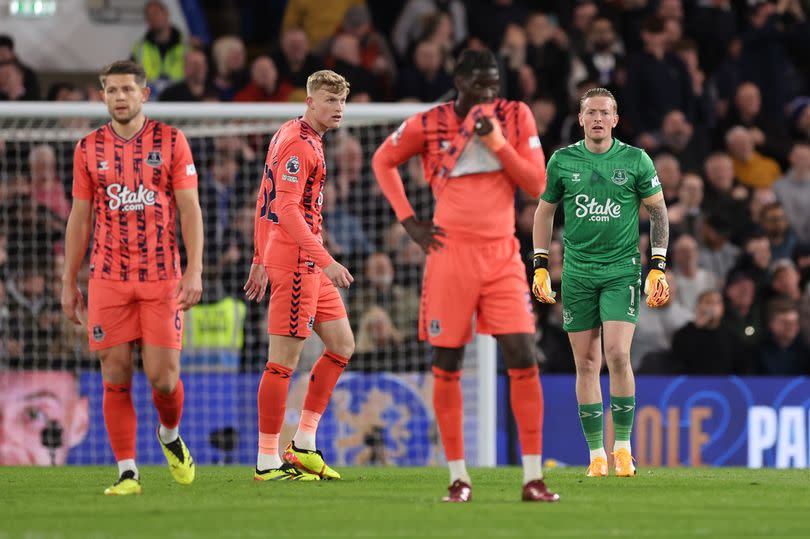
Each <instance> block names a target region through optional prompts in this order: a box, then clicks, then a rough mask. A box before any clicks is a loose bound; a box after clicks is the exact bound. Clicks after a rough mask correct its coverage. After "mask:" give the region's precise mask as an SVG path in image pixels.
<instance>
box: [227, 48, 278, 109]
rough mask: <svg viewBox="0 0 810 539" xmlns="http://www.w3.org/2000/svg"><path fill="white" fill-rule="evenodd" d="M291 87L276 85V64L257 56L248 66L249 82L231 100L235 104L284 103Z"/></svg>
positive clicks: (266, 57) (270, 59) (267, 57)
mask: <svg viewBox="0 0 810 539" xmlns="http://www.w3.org/2000/svg"><path fill="white" fill-rule="evenodd" d="M291 92H292V86H290V84H289V83H287V82H285V83H284V85H283V87H282V86H280V85H279V83H278V69H276V63H275V62H274V61H273V59H272V58H270V57H269V56H259V57H258V58H256V59H255V60H253V64H251V66H250V82H249V83H248V84H247V86H245V87H244V88H242V89H241V90H239V91H238V92H237V93H236V95H235V96H234V98H233V100H234V101H236V102H238V103H239V102H242V103H245V102H252V103H268V102H278V101H286V100H287V97H288V96H289V95H290V93H291Z"/></svg>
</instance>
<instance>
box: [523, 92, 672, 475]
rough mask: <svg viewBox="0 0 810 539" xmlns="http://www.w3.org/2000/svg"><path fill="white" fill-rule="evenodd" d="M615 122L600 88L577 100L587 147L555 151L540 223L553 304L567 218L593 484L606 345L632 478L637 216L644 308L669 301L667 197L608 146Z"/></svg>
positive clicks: (542, 286)
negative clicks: (552, 269) (560, 235)
mask: <svg viewBox="0 0 810 539" xmlns="http://www.w3.org/2000/svg"><path fill="white" fill-rule="evenodd" d="M618 121H619V116H618V112H617V103H616V99H615V98H614V97H613V94H611V93H610V92H609V91H608V90H606V89H604V88H595V89H592V90H589V91H587V92H586V93H585V95H584V96H583V97H582V99H581V101H580V112H579V125H581V126H582V127H583V129H584V132H585V139H584V140H581V141H579V142H577V143H575V144H571V145H570V146H567V147H565V148H561V149H559V150H557V151H556V152H554V155H552V157H551V159H549V162H548V166H547V178H548V180H547V184H546V190H545V192H544V193H543V195H542V197H541V198H540V202H539V204H538V206H537V211H536V212H535V217H534V255H533V260H532V262H533V266H534V283H533V286H532V291H533V292H534V295H535V296H536V297H537V299H538V300H539V301H540V302H541V303H555V302H556V299H555V295H556V294H555V292H553V291H552V290H551V281H550V279H549V275H548V247H549V243H550V242H551V234H552V226H553V220H554V212H555V210H556V209H557V205H558V204H560V203H562V206H563V212H564V214H565V234H564V249H565V251H564V253H565V255H564V259H563V277H562V298H561V299H562V302H563V311H562V312H563V329H565V331H566V332H568V338H569V340H570V341H571V348H572V349H573V352H574V361H575V363H576V370H577V380H576V394H577V403H578V404H579V419H580V423H581V425H582V431H583V433H584V434H585V440H586V441H587V442H588V448H589V449H590V466H589V467H588V474H587V475H588V476H589V477H601V476H606V475H608V463H607V454H606V453H605V448H604V443H603V434H602V415H603V410H604V408H603V404H602V392H601V388H600V384H599V371H600V369H601V366H602V336H601V335H600V333H601V332H602V330H603V329H604V351H605V359H606V361H607V366H608V370H609V372H610V411H611V414H612V416H613V424H614V426H615V434H616V441H615V444H614V446H613V457H614V466H615V473H616V475H617V476H621V477H629V476H633V475H635V466H634V465H633V458H632V456H631V455H632V453H631V448H630V433H631V431H632V428H633V416H634V414H635V408H636V399H635V380H634V378H633V371H632V369H631V367H630V343H631V341H632V340H633V332H634V331H635V327H636V321H637V320H638V309H639V302H640V299H641V298H640V293H641V257H640V253H639V231H638V212H639V206H640V204H644V207H645V208H646V209H647V211H648V212H649V214H650V245H651V246H652V256H651V263H650V268H649V272H648V273H647V278H646V282H645V283H644V293H645V294H646V295H647V299H646V301H647V305H649V306H650V307H660V306H662V305H664V304H665V303H666V302H667V301H668V300H669V286H668V285H667V281H666V278H665V276H664V270H665V268H666V251H667V244H668V242H669V221H668V219H667V209H666V205H665V204H664V196H663V193H662V192H661V185H660V183H659V181H658V176H657V175H656V172H655V168H654V166H653V163H652V161H651V160H650V157H649V156H648V155H647V154H646V153H645V152H644V151H643V150H641V149H639V148H635V147H633V146H629V145H627V144H625V143H623V142H620V141H619V140H617V139H614V138H613V137H612V134H611V133H612V130H613V128H615V127H616V124H617V123H618Z"/></svg>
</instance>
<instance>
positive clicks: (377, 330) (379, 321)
mask: <svg viewBox="0 0 810 539" xmlns="http://www.w3.org/2000/svg"><path fill="white" fill-rule="evenodd" d="M402 342H403V337H402V334H401V333H400V331H399V329H398V328H397V327H396V326H395V325H394V323H393V322H392V321H391V317H390V316H389V315H388V313H387V312H386V311H385V309H383V308H381V307H379V306H377V305H372V306H371V307H370V308H368V309H367V310H366V311H365V312H364V313H363V315H362V316H361V317H360V324H359V328H358V330H357V346H356V347H355V353H356V354H368V353H373V352H386V351H388V350H392V349H395V348H396V347H397V346H399V345H400V344H402Z"/></svg>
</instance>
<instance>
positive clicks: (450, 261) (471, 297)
mask: <svg viewBox="0 0 810 539" xmlns="http://www.w3.org/2000/svg"><path fill="white" fill-rule="evenodd" d="M443 241H444V244H445V247H444V249H442V250H441V251H434V252H432V253H431V254H430V255H428V257H427V263H426V265H425V277H424V281H423V283H422V302H421V306H420V309H419V339H420V340H428V341H430V344H432V345H433V346H441V347H444V348H458V347H460V346H464V345H465V344H467V343H469V342H470V340H471V339H472V321H473V316H475V318H476V320H477V323H476V330H477V331H478V333H486V334H489V335H505V334H510V333H534V332H535V327H534V312H533V310H532V304H531V296H530V295H529V284H528V283H527V282H526V269H525V268H524V266H523V261H522V260H521V258H520V243H519V242H518V240H517V238H509V239H506V240H500V241H494V242H490V243H462V242H447V241H446V240H443Z"/></svg>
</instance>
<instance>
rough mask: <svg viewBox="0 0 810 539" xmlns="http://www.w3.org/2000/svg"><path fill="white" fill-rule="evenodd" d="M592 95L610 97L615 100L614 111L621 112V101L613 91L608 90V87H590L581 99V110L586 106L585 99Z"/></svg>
mask: <svg viewBox="0 0 810 539" xmlns="http://www.w3.org/2000/svg"><path fill="white" fill-rule="evenodd" d="M591 97H609V98H610V99H612V100H613V112H619V103H618V101H616V98H615V97H614V95H613V92H611V91H610V90H608V89H607V88H590V89H589V90H588V91H586V92H585V93H584V94H582V97H581V98H580V99H579V111H580V112H582V110H583V109H584V108H585V100H586V99H590V98H591Z"/></svg>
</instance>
